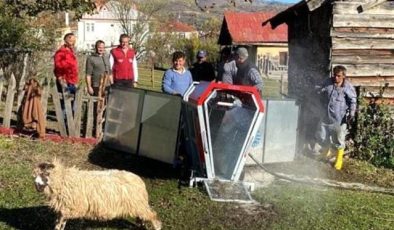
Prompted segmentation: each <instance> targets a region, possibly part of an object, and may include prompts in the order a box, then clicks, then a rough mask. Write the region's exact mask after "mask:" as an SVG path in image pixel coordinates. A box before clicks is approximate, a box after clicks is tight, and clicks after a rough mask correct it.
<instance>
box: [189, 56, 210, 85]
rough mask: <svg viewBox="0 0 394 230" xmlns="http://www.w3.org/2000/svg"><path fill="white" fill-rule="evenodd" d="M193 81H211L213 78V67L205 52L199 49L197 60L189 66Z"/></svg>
mask: <svg viewBox="0 0 394 230" xmlns="http://www.w3.org/2000/svg"><path fill="white" fill-rule="evenodd" d="M190 72H191V73H192V77H193V81H213V80H215V69H214V68H213V66H212V64H211V63H209V62H207V52H206V51H204V50H200V51H198V53H197V62H196V63H194V64H193V66H192V68H190Z"/></svg>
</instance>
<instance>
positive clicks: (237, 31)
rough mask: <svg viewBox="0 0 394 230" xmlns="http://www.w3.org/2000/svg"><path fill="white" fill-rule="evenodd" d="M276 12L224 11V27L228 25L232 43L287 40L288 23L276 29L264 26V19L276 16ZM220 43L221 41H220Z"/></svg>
mask: <svg viewBox="0 0 394 230" xmlns="http://www.w3.org/2000/svg"><path fill="white" fill-rule="evenodd" d="M275 15H276V13H274V12H231V11H227V12H224V21H223V25H222V32H221V33H223V27H225V26H227V30H228V33H229V35H230V37H231V40H232V43H263V42H287V25H286V24H282V25H280V26H278V27H277V28H276V29H275V30H273V29H271V26H269V25H265V26H262V23H263V22H264V21H267V20H268V19H270V18H272V17H273V16H275ZM219 43H220V42H219ZM220 44H222V43H220Z"/></svg>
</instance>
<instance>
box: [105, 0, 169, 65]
mask: <svg viewBox="0 0 394 230" xmlns="http://www.w3.org/2000/svg"><path fill="white" fill-rule="evenodd" d="M110 4H111V7H112V9H113V11H114V14H115V17H117V19H118V20H119V22H120V25H121V27H122V29H123V32H124V33H126V34H129V35H130V37H131V42H132V44H133V48H134V49H135V50H136V52H137V59H139V58H141V56H142V55H144V53H145V52H146V50H145V46H144V43H145V42H146V39H147V37H148V35H149V27H150V23H151V21H152V18H153V17H155V16H156V15H157V14H158V13H159V12H160V11H161V10H163V9H165V8H166V5H167V1H165V0H150V1H142V0H140V1H138V0H135V1H130V0H118V1H112V2H110Z"/></svg>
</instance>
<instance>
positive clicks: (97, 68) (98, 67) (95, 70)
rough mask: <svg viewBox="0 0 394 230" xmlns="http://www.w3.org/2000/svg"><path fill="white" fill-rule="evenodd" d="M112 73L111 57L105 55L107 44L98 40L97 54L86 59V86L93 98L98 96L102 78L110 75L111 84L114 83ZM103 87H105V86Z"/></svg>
mask: <svg viewBox="0 0 394 230" xmlns="http://www.w3.org/2000/svg"><path fill="white" fill-rule="evenodd" d="M110 73H111V71H110V63H109V55H108V54H106V53H105V43H104V41H102V40H98V41H96V44H95V53H94V54H92V55H90V56H88V58H87V59H86V85H87V90H88V93H89V94H90V95H92V96H98V91H99V88H100V82H101V79H102V77H104V75H108V76H109V80H110V82H112V76H111V75H110ZM102 87H105V85H103V86H102Z"/></svg>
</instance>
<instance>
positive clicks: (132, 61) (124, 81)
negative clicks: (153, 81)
mask: <svg viewBox="0 0 394 230" xmlns="http://www.w3.org/2000/svg"><path fill="white" fill-rule="evenodd" d="M75 41H76V37H75V35H74V34H73V33H68V34H66V35H65V36H64V44H63V45H62V46H61V47H60V48H59V49H58V50H57V51H56V53H55V56H54V62H55V68H54V73H55V76H56V84H57V87H58V90H59V91H60V92H62V91H65V92H68V93H70V94H75V91H76V85H77V83H78V81H79V79H78V61H77V57H76V54H75V51H74V46H75ZM129 43H130V37H129V36H128V35H127V34H122V35H120V38H119V45H118V46H117V47H115V48H113V49H112V50H111V52H110V54H106V52H105V43H104V41H102V40H98V41H96V43H95V52H94V53H93V54H92V55H90V56H88V58H87V60H86V89H87V91H88V93H89V94H90V95H93V96H97V95H98V91H99V87H100V82H102V81H101V78H102V77H103V76H104V75H107V76H108V77H109V83H110V84H111V85H112V84H113V85H119V86H126V87H136V86H137V82H138V71H137V59H136V53H135V51H134V49H132V48H131V47H130V46H129Z"/></svg>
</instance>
